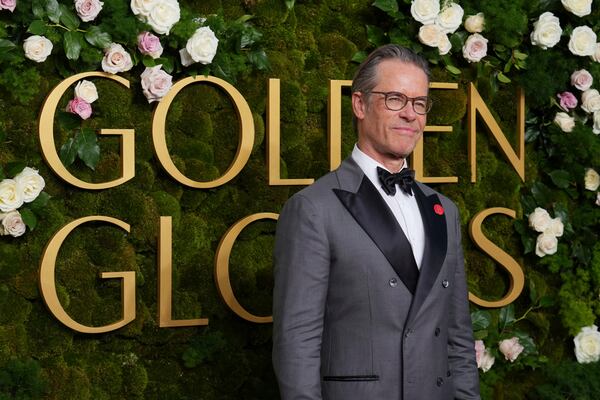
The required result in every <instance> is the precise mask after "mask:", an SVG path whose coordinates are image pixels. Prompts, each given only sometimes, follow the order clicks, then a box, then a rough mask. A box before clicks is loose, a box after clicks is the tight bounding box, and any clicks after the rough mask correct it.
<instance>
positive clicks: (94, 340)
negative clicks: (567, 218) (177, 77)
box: [0, 0, 562, 400]
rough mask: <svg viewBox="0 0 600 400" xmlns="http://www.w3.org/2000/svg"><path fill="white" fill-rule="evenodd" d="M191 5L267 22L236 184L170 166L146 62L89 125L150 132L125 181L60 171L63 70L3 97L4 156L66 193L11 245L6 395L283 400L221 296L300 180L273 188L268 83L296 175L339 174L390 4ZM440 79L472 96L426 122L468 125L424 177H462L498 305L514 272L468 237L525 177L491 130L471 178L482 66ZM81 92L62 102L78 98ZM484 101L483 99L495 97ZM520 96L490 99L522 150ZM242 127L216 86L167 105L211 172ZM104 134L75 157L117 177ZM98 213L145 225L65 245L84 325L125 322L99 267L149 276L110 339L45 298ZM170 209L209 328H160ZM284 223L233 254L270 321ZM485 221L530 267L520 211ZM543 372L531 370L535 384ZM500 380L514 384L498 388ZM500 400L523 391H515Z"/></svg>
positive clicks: (264, 359) (177, 300)
mask: <svg viewBox="0 0 600 400" xmlns="http://www.w3.org/2000/svg"><path fill="white" fill-rule="evenodd" d="M182 3H185V4H186V6H187V7H189V8H190V9H193V10H196V11H197V12H198V13H199V14H208V13H212V12H214V10H216V9H219V8H222V9H223V10H224V14H225V17H226V18H231V19H235V18H238V17H239V16H241V15H243V14H252V15H254V16H255V19H254V20H253V21H254V24H255V25H256V26H257V28H258V29H259V30H260V31H261V32H262V33H263V34H264V41H265V48H266V50H267V54H268V57H269V59H270V62H271V65H272V69H271V71H269V72H266V73H262V74H258V73H257V74H253V75H251V76H245V77H241V78H240V79H239V81H238V82H237V83H236V85H235V86H236V88H237V89H238V90H239V91H240V92H241V93H242V94H243V96H244V97H245V98H246V100H247V102H248V103H249V104H250V107H251V109H252V112H253V115H254V120H255V127H256V138H255V146H254V149H253V153H252V156H251V158H250V160H249V162H248V163H247V165H246V166H245V168H244V170H243V171H242V173H241V174H240V175H238V176H237V177H236V178H235V179H234V180H233V181H231V182H229V183H228V184H226V185H224V186H221V187H218V188H215V189H210V190H197V189H190V188H187V187H184V186H183V185H181V184H179V183H178V182H176V181H175V180H174V179H172V178H170V176H168V175H167V174H166V173H165V171H164V170H163V169H162V167H161V166H160V165H159V163H158V161H157V158H156V157H155V156H154V152H153V148H152V140H151V121H152V107H151V106H148V104H147V103H146V100H145V99H144V98H143V96H142V94H141V90H139V82H138V80H139V78H138V74H137V73H135V74H134V73H132V74H127V73H126V74H124V76H125V77H126V78H127V79H130V80H131V81H132V89H131V90H127V89H125V88H124V87H122V86H120V85H118V84H117V83H113V82H110V81H108V80H103V79H95V80H94V82H95V83H96V85H97V86H98V90H99V93H100V98H99V100H98V101H97V103H95V105H94V116H93V118H91V119H90V120H89V121H87V122H86V124H87V126H90V127H94V128H133V129H135V132H136V133H135V136H136V151H135V153H136V176H135V178H134V179H133V180H131V181H129V182H128V183H126V184H124V185H121V186H119V187H117V188H113V189H109V190H103V191H87V190H81V189H78V188H75V187H72V186H70V185H67V184H66V183H65V182H63V181H62V180H61V179H60V178H59V177H58V176H56V175H55V174H54V173H52V172H51V171H50V169H49V168H48V166H47V165H46V164H45V163H44V160H43V158H42V156H41V153H40V150H39V143H38V136H37V118H38V115H39V112H40V109H41V106H42V103H43V100H44V98H45V96H46V95H47V94H48V93H49V91H50V90H51V89H52V88H53V87H54V86H55V85H56V84H57V83H58V82H59V81H60V80H61V79H62V78H61V77H59V76H56V75H53V74H52V73H51V72H49V71H44V70H43V69H44V68H45V67H44V66H40V69H41V70H42V74H43V78H44V79H43V80H41V81H40V82H39V92H38V96H37V97H36V98H35V101H34V102H32V103H30V104H19V103H18V102H15V101H14V100H13V99H12V98H11V96H10V93H1V94H0V121H2V123H3V124H4V129H5V131H6V134H7V137H6V140H5V142H3V143H0V163H1V164H5V163H7V162H11V161H14V160H22V161H26V162H27V164H28V165H29V166H32V167H35V168H38V169H39V170H40V172H41V174H42V176H44V178H45V179H46V182H47V187H46V189H45V191H46V192H47V193H49V194H50V195H51V196H52V199H51V201H50V202H49V205H48V206H47V208H46V209H45V215H44V217H43V219H42V220H41V221H40V222H39V225H38V227H37V228H36V229H35V231H33V232H28V233H27V234H26V235H25V236H24V237H22V238H18V239H13V238H9V237H6V236H5V237H2V238H1V239H0V371H1V374H0V391H1V394H0V398H12V397H14V398H27V397H26V396H28V395H29V396H31V397H32V398H39V397H43V398H48V399H61V400H67V399H77V400H83V399H123V398H126V399H207V400H208V399H219V400H227V399H232V400H233V399H236V400H238V399H248V400H252V399H261V400H263V399H276V398H278V392H277V387H276V383H275V379H274V375H273V372H272V368H271V361H270V357H271V353H270V352H271V325H270V324H265V325H258V324H251V323H248V322H246V321H244V320H242V319H240V318H239V317H237V316H236V315H235V314H233V313H232V312H231V311H230V310H229V309H228V308H227V307H226V306H225V305H224V304H223V302H222V301H221V299H220V297H219V294H218V292H217V290H216V287H215V283H214V279H213V268H214V266H213V263H214V256H215V251H216V248H217V245H218V243H219V240H220V239H221V237H222V236H223V235H224V234H225V232H226V230H227V229H228V227H230V226H231V225H233V224H234V223H235V222H236V221H237V220H239V219H241V218H243V217H245V216H247V215H250V214H253V213H256V212H278V211H279V210H280V209H281V207H282V206H283V204H284V202H285V200H286V199H287V198H288V197H289V196H291V194H293V192H295V191H297V190H299V189H301V187H271V186H269V185H268V177H267V170H266V156H265V155H266V147H265V146H266V138H265V130H266V129H265V128H266V127H265V124H266V112H265V111H266V104H267V81H268V78H279V79H280V80H281V135H282V136H281V143H282V144H281V152H282V177H290V178H309V177H312V178H317V177H319V176H321V175H323V174H324V173H326V172H327V171H328V170H329V165H328V158H327V154H328V153H327V95H328V82H329V80H330V79H351V78H352V75H353V73H354V71H355V69H356V66H357V65H356V64H355V63H353V62H351V61H350V60H351V58H352V56H353V54H354V53H355V52H356V51H358V50H362V49H365V48H367V41H366V34H365V24H376V23H377V19H378V17H379V16H380V15H379V14H378V10H376V9H374V8H373V7H371V3H372V0H358V1H339V0H325V1H305V2H298V3H297V4H296V5H295V8H294V9H293V11H291V12H290V11H288V10H286V8H285V6H284V4H283V2H282V1H280V0H262V1H261V0H257V1H240V2H234V1H219V0H211V1H203V2H192V1H182ZM434 78H435V79H434V80H435V81H439V82H458V83H459V90H457V91H437V92H436V93H434V94H435V95H436V96H437V97H438V101H437V102H436V105H435V109H434V111H433V112H432V114H431V116H430V120H429V124H430V125H434V124H443V125H452V126H453V128H454V132H453V133H452V134H427V135H426V139H425V160H426V161H425V165H426V175H429V176H447V175H454V176H458V177H459V180H460V181H459V183H458V184H452V185H450V184H448V185H438V186H437V187H436V188H437V189H438V190H440V191H441V192H443V193H444V194H446V195H448V196H449V197H450V198H452V199H453V200H454V201H456V203H457V204H458V206H459V207H460V210H461V213H462V219H463V223H464V227H465V230H464V232H463V235H464V238H465V240H464V242H465V243H464V246H465V250H466V258H467V268H468V276H469V285H470V289H471V291H472V292H474V293H475V294H477V295H479V296H481V297H485V298H486V299H498V298H500V297H502V296H503V295H504V294H505V293H506V291H507V288H508V280H507V279H506V278H507V277H506V276H505V274H504V273H503V272H502V269H501V268H500V267H499V266H497V265H496V264H495V263H494V262H493V261H492V260H491V259H490V258H489V257H487V256H486V255H485V254H483V253H481V252H479V251H478V250H477V249H476V248H475V246H474V244H473V243H471V242H470V241H469V238H468V234H467V231H466V227H467V225H468V221H469V220H470V219H471V218H472V217H473V216H474V215H475V214H476V213H477V212H479V211H482V210H484V209H486V208H489V207H508V208H512V209H515V210H516V211H517V213H518V214H519V217H521V216H522V211H521V209H520V203H519V190H520V187H521V181H520V179H519V177H518V175H517V174H516V172H515V171H514V170H513V169H512V167H511V166H510V165H509V164H508V162H506V161H505V159H504V157H503V156H502V154H501V152H500V151H499V150H498V147H497V146H496V144H495V142H494V140H493V139H491V136H490V135H489V134H488V132H487V130H486V129H485V127H484V126H479V127H478V136H477V139H478V181H477V183H475V184H472V183H470V175H469V163H468V158H467V156H468V153H467V128H466V119H465V118H466V101H467V97H466V91H467V84H468V82H469V77H468V76H463V77H462V78H460V79H461V80H458V81H457V80H456V78H453V77H451V76H449V75H447V74H446V73H445V72H444V71H443V70H441V69H435V68H434ZM70 95H71V93H70V92H69V93H67V94H66V95H65V97H64V98H63V102H64V103H65V104H66V102H67V101H68V98H69V97H70ZM482 95H483V96H484V98H485V93H483V92H482ZM513 98H514V88H504V89H503V90H502V91H501V92H500V94H499V95H497V96H496V97H495V98H494V99H493V101H490V102H489V103H488V106H489V107H490V109H492V110H493V113H494V114H495V116H496V118H497V120H498V121H499V122H500V124H501V126H502V128H503V130H504V133H505V134H506V135H507V136H508V138H509V140H510V141H511V143H512V144H513V146H516V141H515V138H516V133H515V132H516V128H515V126H516V125H515V119H516V110H515V109H514V108H513V107H514V101H513ZM343 105H344V110H345V111H344V121H343V127H344V128H343V129H344V132H343V153H344V156H346V155H348V154H349V152H350V151H351V149H352V146H353V145H354V140H355V139H354V138H355V134H354V132H353V131H352V124H351V116H350V103H349V97H348V96H346V97H345V99H344V104H343ZM57 127H58V125H57ZM237 131H238V122H237V119H236V114H235V112H234V110H233V108H232V105H231V104H230V103H229V101H228V100H227V96H226V95H225V94H224V93H223V92H221V91H219V90H217V89H216V88H215V87H212V86H208V85H193V86H190V87H188V88H186V89H184V90H183V91H182V92H181V93H180V95H179V96H178V97H177V99H176V101H174V103H173V104H172V107H171V109H170V111H169V114H168V119H167V140H168V143H169V147H170V151H171V155H172V157H173V159H174V161H175V163H176V164H177V166H178V168H179V169H180V170H181V171H182V172H184V173H185V174H186V175H187V176H188V177H190V178H192V179H196V180H210V179H213V178H215V177H218V176H220V175H221V174H222V173H223V172H224V171H225V170H226V169H227V167H228V166H229V164H230V162H231V160H232V159H233V157H234V155H235V151H236V147H237V137H238V134H237ZM70 135H72V132H62V131H59V130H58V129H57V131H56V132H55V137H56V141H57V143H61V144H62V143H64V141H66V139H67V137H69V136H70ZM101 141H102V159H101V161H100V163H99V166H98V168H97V170H96V171H94V172H93V171H91V170H89V169H87V168H86V167H85V166H84V165H83V164H78V163H79V161H78V162H76V163H75V164H74V166H73V167H71V168H70V170H71V171H72V172H73V173H74V174H75V175H76V176H78V177H81V179H85V180H88V181H93V182H100V181H106V180H109V179H112V178H114V177H116V176H117V173H118V167H117V166H118V161H119V149H118V142H117V140H114V139H101ZM536 174H537V172H536V160H535V159H533V158H532V157H528V158H527V178H528V179H533V178H535V176H536ZM498 182H502V184H501V185H499V184H498ZM89 215H107V216H112V217H115V218H118V219H121V220H123V221H125V222H127V223H129V224H130V225H131V227H132V229H131V233H130V234H129V235H125V234H124V233H123V232H122V231H120V230H119V229H118V228H113V227H110V226H107V225H88V226H85V227H82V228H80V229H77V230H76V231H75V233H74V234H72V235H71V236H70V237H69V238H68V240H67V241H66V242H65V243H64V245H63V247H62V249H61V252H60V254H59V262H58V263H57V287H58V290H59V296H60V299H61V301H62V304H63V306H64V307H65V309H66V310H67V312H68V313H69V314H70V315H71V316H72V318H73V319H75V320H76V321H78V322H80V323H82V324H86V325H104V324H107V323H110V322H113V321H114V320H116V319H117V317H118V316H119V315H120V287H119V285H118V284H116V283H114V282H112V281H110V280H106V281H105V280H101V279H99V278H98V276H99V273H100V272H102V271H125V270H127V271H135V272H136V276H137V287H136V293H137V300H136V306H137V317H136V319H135V321H134V322H132V323H131V324H129V325H128V326H126V327H124V328H122V329H120V330H118V331H115V332H111V333H107V334H100V335H84V334H78V333H76V332H74V331H71V330H69V329H67V328H66V327H64V326H63V325H61V323H59V322H58V321H57V320H56V319H55V318H54V317H53V316H52V315H51V314H50V313H49V311H48V310H47V309H46V308H45V305H44V302H43V300H42V298H41V296H40V291H39V289H38V268H39V261H40V257H41V254H42V251H43V249H44V246H45V245H46V243H47V242H48V241H49V239H50V238H51V237H52V235H53V234H54V233H55V232H57V231H58V230H59V229H60V228H61V227H62V226H64V225H65V224H66V223H67V222H69V221H72V220H74V219H76V218H80V217H84V216H89ZM161 215H169V216H172V217H173V241H174V245H173V256H174V275H173V314H174V315H173V317H174V318H177V319H186V318H200V317H202V318H208V319H209V321H210V322H209V325H208V326H207V327H195V328H159V327H158V323H157V235H158V227H159V217H160V216H161ZM274 229H275V223H274V222H258V223H255V224H252V225H251V226H250V227H248V228H247V229H246V230H245V231H244V232H243V233H242V235H241V236H240V237H239V239H238V241H237V242H236V245H235V247H234V250H233V254H232V256H231V260H230V264H231V277H232V284H233V287H234V290H235V293H236V296H237V298H238V300H239V301H240V303H241V304H243V305H244V307H246V308H247V309H248V310H249V311H251V312H253V313H255V314H257V315H269V314H270V308H271V291H272V284H273V282H272V273H271V251H272V246H273V234H274ZM485 232H486V234H487V235H488V237H489V238H490V239H491V240H492V241H493V242H494V243H496V244H497V245H499V246H500V247H502V248H503V249H505V250H506V251H507V252H508V253H509V254H511V255H512V256H513V257H515V258H516V259H517V260H519V261H521V262H522V260H521V259H520V257H519V254H521V252H522V249H521V245H520V242H519V238H518V235H517V234H516V232H515V231H514V229H513V226H512V220H511V219H510V218H506V217H493V218H490V219H489V220H488V221H487V222H486V225H485ZM525 268H527V266H525ZM549 323H552V321H550V322H549ZM561 335H562V332H557V333H556V336H557V337H560V336H561ZM538 339H539V338H538ZM542 339H544V338H542ZM548 341H549V342H548V343H546V342H545V341H544V340H541V341H540V345H541V346H542V347H543V346H545V345H547V346H550V347H556V348H558V349H559V350H560V349H562V345H561V344H559V345H558V346H557V343H551V342H550V341H551V339H548ZM532 379H533V378H532ZM531 384H532V383H531V382H529V381H528V380H527V379H524V380H523V382H522V384H521V385H522V386H523V389H522V390H525V388H527V387H528V386H530V385H531ZM498 390H499V392H498V393H500V392H502V390H501V385H500V386H499V389H498ZM514 390H515V389H514V388H512V393H516V392H515V391H514ZM517 392H518V390H517ZM2 396H4V397H2ZM502 398H513V397H511V395H510V394H509V393H508V391H507V393H506V394H502ZM514 398H518V397H514Z"/></svg>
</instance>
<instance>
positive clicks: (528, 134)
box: [525, 126, 540, 143]
mask: <svg viewBox="0 0 600 400" xmlns="http://www.w3.org/2000/svg"><path fill="white" fill-rule="evenodd" d="M539 136H540V130H539V129H538V128H537V127H535V126H530V127H528V128H527V129H526V130H525V143H531V142H533V141H535V139H537V138H538V137H539Z"/></svg>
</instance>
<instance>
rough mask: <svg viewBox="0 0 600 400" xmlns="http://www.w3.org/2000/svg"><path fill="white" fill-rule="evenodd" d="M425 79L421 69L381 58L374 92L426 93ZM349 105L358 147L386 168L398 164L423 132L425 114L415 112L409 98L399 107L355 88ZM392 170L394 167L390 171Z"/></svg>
mask: <svg viewBox="0 0 600 400" xmlns="http://www.w3.org/2000/svg"><path fill="white" fill-rule="evenodd" d="M428 87H429V82H428V80H427V75H425V72H423V70H422V69H420V68H419V67H417V66H415V65H414V64H409V63H404V62H402V61H399V60H385V61H382V62H381V63H380V64H379V65H378V67H377V84H376V85H375V87H374V88H373V91H374V92H400V93H403V94H405V95H406V96H408V97H423V96H427V93H428ZM352 107H353V110H354V114H355V115H356V119H357V127H358V147H359V148H360V149H361V151H363V152H364V153H365V154H367V155H369V156H370V157H371V158H373V159H375V160H377V161H379V162H380V163H381V164H383V165H384V166H386V167H388V168H389V169H397V168H396V167H398V168H399V167H401V166H402V164H401V162H403V161H402V160H403V159H405V158H406V157H408V155H410V153H412V151H413V149H414V148H415V146H416V144H417V141H418V140H419V139H420V138H421V136H422V135H423V129H425V124H426V120H427V117H426V115H420V114H417V113H415V111H414V109H413V105H412V101H410V100H409V101H408V102H407V104H406V105H405V106H404V107H403V108H402V109H401V110H399V111H391V110H389V109H387V108H386V106H385V96H384V95H383V94H377V93H371V94H369V95H368V96H365V94H364V93H360V92H355V93H353V95H352ZM392 172H396V171H392Z"/></svg>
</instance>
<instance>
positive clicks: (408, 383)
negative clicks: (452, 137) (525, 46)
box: [273, 45, 479, 400]
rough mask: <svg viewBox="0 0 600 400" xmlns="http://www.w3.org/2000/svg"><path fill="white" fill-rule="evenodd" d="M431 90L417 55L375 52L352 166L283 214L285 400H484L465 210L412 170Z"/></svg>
mask: <svg viewBox="0 0 600 400" xmlns="http://www.w3.org/2000/svg"><path fill="white" fill-rule="evenodd" d="M428 87H429V70H428V67H427V63H426V61H425V60H423V59H422V58H421V57H420V56H418V55H416V54H415V53H413V52H412V51H410V50H408V49H405V48H402V47H399V46H397V45H387V46H383V47H381V48H379V49H377V50H375V51H374V52H373V53H372V54H371V55H370V56H369V57H368V58H367V60H365V61H364V62H363V63H362V64H361V66H360V67H359V68H358V71H357V73H356V75H355V78H354V81H353V86H352V108H353V111H354V118H355V125H356V127H357V130H358V143H357V145H356V146H355V148H354V151H353V152H352V156H351V157H349V158H348V159H346V160H345V161H344V162H343V163H342V165H341V166H340V167H339V168H338V169H337V170H336V171H333V172H331V173H329V174H327V175H325V176H324V177H322V178H321V179H319V180H318V181H317V182H315V183H314V184H313V185H311V186H309V187H308V188H306V189H304V190H302V191H300V192H299V193H297V194H296V195H294V196H293V197H292V198H291V199H290V200H289V201H288V202H287V203H286V205H285V207H284V209H283V210H282V212H281V216H280V218H279V222H278V225H277V236H276V244H275V254H274V256H275V257H274V258H275V272H274V273H275V289H274V294H273V318H274V327H273V365H274V367H275V372H276V375H277V379H278V382H279V388H280V393H281V397H282V399H284V400H301V399H302V400H316V399H324V400H437V399H479V389H478V373H477V365H476V363H475V353H474V342H473V337H472V328H471V320H470V316H469V309H468V301H467V288H466V280H465V272H464V263H463V253H462V248H461V243H460V223H459V217H458V211H457V209H456V206H455V205H454V204H453V203H452V202H451V201H450V200H448V199H447V198H446V197H444V196H442V195H440V194H438V193H436V192H435V191H433V190H432V189H430V188H429V187H427V186H425V185H423V184H421V183H416V182H414V183H413V181H412V177H413V176H414V172H412V173H411V172H410V171H409V170H408V169H407V165H406V158H407V157H408V156H409V154H410V153H411V152H412V151H413V149H414V147H415V145H416V143H417V141H418V140H419V139H420V138H421V136H422V134H423V129H424V128H425V124H426V122H425V121H426V114H427V112H428V111H429V110H430V108H431V100H430V99H429V97H428ZM401 170H402V173H399V174H397V175H393V174H390V173H398V172H399V171H401Z"/></svg>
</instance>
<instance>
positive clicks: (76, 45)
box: [64, 31, 82, 60]
mask: <svg viewBox="0 0 600 400" xmlns="http://www.w3.org/2000/svg"><path fill="white" fill-rule="evenodd" d="M81 39H82V35H81V33H80V32H73V31H69V32H65V36H64V46H65V53H66V54H67V58H68V59H69V60H77V59H78V58H79V54H80V53H81Z"/></svg>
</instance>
